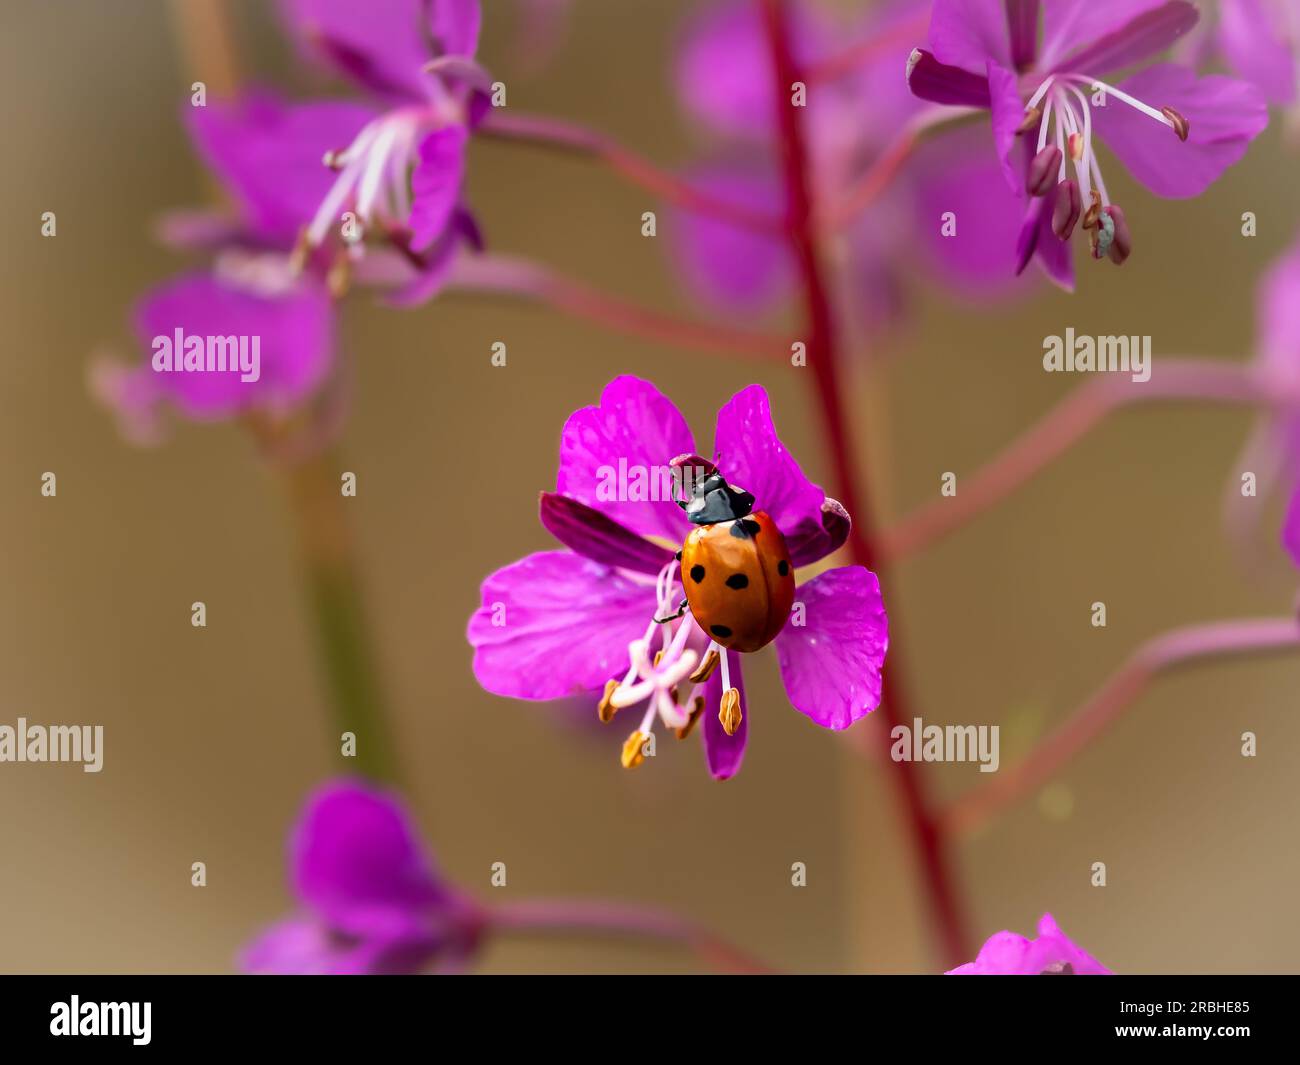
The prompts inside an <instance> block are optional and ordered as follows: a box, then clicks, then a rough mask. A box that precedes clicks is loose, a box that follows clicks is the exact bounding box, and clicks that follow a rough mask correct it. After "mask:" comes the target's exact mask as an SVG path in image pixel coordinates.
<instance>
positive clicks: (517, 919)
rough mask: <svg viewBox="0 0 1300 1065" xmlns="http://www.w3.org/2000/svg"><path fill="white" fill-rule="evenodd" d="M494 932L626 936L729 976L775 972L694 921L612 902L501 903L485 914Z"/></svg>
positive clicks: (488, 924) (671, 914)
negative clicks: (676, 948) (669, 946)
mask: <svg viewBox="0 0 1300 1065" xmlns="http://www.w3.org/2000/svg"><path fill="white" fill-rule="evenodd" d="M486 923H487V926H488V927H489V928H490V929H492V930H495V931H504V932H516V933H543V934H548V935H566V934H570V935H571V934H574V933H577V934H580V935H595V936H601V937H605V936H609V935H611V934H613V935H624V936H630V937H634V938H637V939H651V940H659V941H661V942H667V943H680V944H682V945H684V946H686V947H689V948H690V949H691V950H693V951H695V952H696V953H697V954H698V955H699V956H700V958H701V959H703V960H704V961H705V962H706V963H707V964H709V965H712V966H715V967H718V968H722V969H725V970H727V971H729V972H733V973H746V974H751V975H766V974H770V973H772V971H773V970H771V969H770V968H768V967H767V966H766V965H764V964H763V963H762V962H760V961H758V960H757V959H755V958H753V957H752V956H751V955H749V954H747V953H745V952H744V951H743V950H741V949H740V948H739V947H736V946H734V945H732V944H731V943H729V942H727V941H726V940H725V939H722V938H721V937H720V936H717V935H715V934H714V933H712V932H710V931H709V930H708V929H707V928H705V927H703V926H702V925H700V924H697V923H696V922H694V921H690V920H687V919H685V918H683V917H679V916H678V915H677V914H674V913H671V912H669V911H667V910H661V909H657V908H652V907H646V906H632V905H624V904H622V903H613V902H598V901H593V902H585V901H568V900H545V901H527V902H514V903H505V904H503V905H499V906H493V907H492V908H490V909H489V910H488V911H487V913H486Z"/></svg>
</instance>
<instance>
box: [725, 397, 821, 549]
mask: <svg viewBox="0 0 1300 1065" xmlns="http://www.w3.org/2000/svg"><path fill="white" fill-rule="evenodd" d="M713 456H714V461H715V462H716V463H717V464H718V469H719V470H720V471H721V472H722V475H723V476H724V477H726V479H727V480H728V481H729V482H730V483H731V484H734V485H738V486H739V487H741V488H743V489H745V490H746V491H748V492H752V493H753V495H754V509H755V510H764V511H767V513H768V514H770V515H771V517H772V520H773V521H775V522H776V524H777V527H778V528H779V529H780V530H781V531H782V532H783V533H785V532H787V531H789V532H790V533H794V532H795V531H796V530H801V529H803V528H804V527H811V528H813V529H817V528H821V527H822V502H823V501H824V500H825V499H826V493H825V492H823V491H822V490H821V489H820V488H818V487H817V486H816V485H815V484H813V483H812V481H810V480H808V478H807V477H805V476H804V473H803V470H801V469H800V468H799V464H798V463H797V462H795V460H794V456H792V455H791V454H790V452H789V451H787V450H786V447H785V445H784V444H783V443H781V438H780V437H778V436H777V435H776V426H774V425H773V424H772V411H771V408H770V406H769V404H768V400H767V391H766V389H764V388H763V386H762V385H750V386H749V387H748V388H744V389H741V391H739V392H737V393H736V394H735V395H734V396H732V397H731V399H730V400H728V401H727V404H726V406H724V407H723V408H722V409H721V410H720V411H718V422H717V427H716V428H715V430H714V434H713Z"/></svg>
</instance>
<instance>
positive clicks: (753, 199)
mask: <svg viewBox="0 0 1300 1065" xmlns="http://www.w3.org/2000/svg"><path fill="white" fill-rule="evenodd" d="M686 180H687V181H688V182H689V183H690V184H691V185H692V186H693V187H696V188H699V189H701V190H703V191H704V192H707V193H708V194H710V195H712V196H714V197H717V198H719V199H722V200H725V201H726V202H728V203H733V204H736V205H737V206H740V207H747V208H752V209H758V210H764V211H767V212H768V213H770V214H771V215H772V216H773V217H779V216H780V214H781V211H782V209H783V200H782V197H781V188H780V185H779V183H778V182H776V181H775V180H773V179H772V178H770V177H768V176H766V175H764V174H763V173H762V172H761V171H756V170H754V169H753V168H745V167H741V166H738V165H732V166H727V165H722V164H715V165H712V166H709V167H705V168H701V169H699V170H697V171H695V172H693V173H690V174H687V175H686ZM669 234H670V243H669V248H670V250H671V251H672V253H673V258H674V259H675V261H676V264H677V266H678V269H679V271H680V273H681V275H682V286H683V287H684V288H685V289H686V291H688V292H690V293H691V294H692V295H694V296H696V297H697V298H700V299H702V300H704V301H705V302H708V303H711V304H715V305H717V306H719V307H721V308H722V309H724V310H728V311H734V312H739V313H745V314H751V315H752V314H755V313H761V312H765V311H769V310H772V309H773V304H774V303H777V302H778V301H779V299H780V298H781V297H782V296H783V295H784V293H785V291H786V290H787V289H788V287H789V284H790V279H791V262H790V255H789V252H788V250H787V249H786V246H785V245H784V244H783V243H782V242H781V241H780V240H778V239H777V238H775V237H772V236H768V235H766V234H763V233H755V232H753V231H752V230H748V229H742V228H740V227H739V226H736V225H734V224H733V223H731V222H728V221H726V220H724V219H718V218H713V217H711V216H709V215H707V214H702V213H698V212H695V211H681V212H680V213H679V214H678V216H677V220H676V223H675V224H674V225H672V226H671V227H669Z"/></svg>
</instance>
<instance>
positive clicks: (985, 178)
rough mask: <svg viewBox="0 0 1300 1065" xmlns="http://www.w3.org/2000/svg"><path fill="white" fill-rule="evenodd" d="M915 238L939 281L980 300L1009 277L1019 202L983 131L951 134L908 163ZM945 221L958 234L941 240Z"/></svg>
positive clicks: (1002, 289)
mask: <svg viewBox="0 0 1300 1065" xmlns="http://www.w3.org/2000/svg"><path fill="white" fill-rule="evenodd" d="M913 173H914V174H915V189H916V196H915V203H916V210H917V219H916V222H915V227H916V232H917V233H918V235H919V237H920V239H921V241H922V243H923V245H924V247H925V249H926V251H927V252H928V253H929V259H930V260H931V261H932V262H933V263H934V264H935V266H936V268H937V270H938V271H939V273H940V274H941V276H942V279H943V280H944V281H945V282H947V283H948V284H949V285H951V286H953V287H954V288H956V289H958V290H959V291H961V292H963V293H966V294H969V295H972V296H978V297H987V296H990V295H998V294H1001V293H1003V292H1005V291H1006V290H1007V289H1008V288H1009V287H1010V286H1011V284H1012V283H1013V282H1014V277H1015V267H1016V261H1015V242H1016V235H1017V233H1018V232H1019V230H1020V224H1021V222H1022V220H1023V218H1024V203H1023V197H1021V196H1018V195H1016V194H1015V193H1014V192H1012V190H1010V189H1009V188H1007V181H1006V178H1005V177H1004V176H1003V173H1002V167H1001V165H1000V164H999V163H998V162H997V160H995V159H994V157H993V154H992V153H991V152H989V150H988V135H987V133H986V132H985V131H984V130H980V129H966V130H954V131H953V133H952V134H950V135H948V136H945V137H936V138H934V140H933V141H931V142H930V143H929V144H926V145H924V146H923V147H922V148H921V149H920V151H918V153H917V156H916V158H915V160H914V169H913ZM949 213H951V215H952V216H953V217H954V218H955V220H956V221H955V226H956V232H955V233H954V232H951V231H947V232H945V226H944V218H945V216H946V215H948V214H949Z"/></svg>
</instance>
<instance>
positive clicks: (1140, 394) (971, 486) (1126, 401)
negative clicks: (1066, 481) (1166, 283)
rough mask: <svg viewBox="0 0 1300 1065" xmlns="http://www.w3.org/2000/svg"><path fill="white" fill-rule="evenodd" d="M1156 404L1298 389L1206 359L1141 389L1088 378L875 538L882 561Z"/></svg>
mask: <svg viewBox="0 0 1300 1065" xmlns="http://www.w3.org/2000/svg"><path fill="white" fill-rule="evenodd" d="M1156 402H1203V403H1224V404H1245V405H1252V404H1254V405H1268V406H1295V405H1300V387H1297V386H1296V385H1295V384H1294V383H1289V382H1285V381H1281V380H1279V379H1278V378H1277V377H1276V375H1273V374H1270V373H1268V372H1267V371H1266V370H1265V369H1263V368H1261V367H1258V366H1255V365H1235V364H1230V363H1220V362H1214V361H1211V360H1208V359H1169V360H1165V361H1162V362H1161V363H1159V364H1158V366H1157V368H1156V370H1155V372H1153V373H1152V375H1151V379H1150V380H1149V381H1146V382H1136V381H1132V380H1129V379H1126V378H1122V377H1115V376H1108V377H1100V378H1095V379H1093V380H1091V381H1089V382H1088V383H1087V384H1086V385H1084V386H1082V387H1081V388H1078V389H1076V390H1075V391H1074V392H1073V393H1071V394H1070V395H1069V396H1068V397H1067V398H1066V399H1065V400H1063V401H1062V402H1061V403H1060V404H1058V405H1057V406H1056V407H1055V408H1053V409H1052V410H1051V411H1050V412H1048V414H1047V415H1045V416H1044V417H1043V418H1042V419H1041V420H1040V421H1039V422H1038V423H1037V424H1035V425H1034V426H1033V427H1032V428H1031V429H1029V430H1028V431H1027V432H1026V433H1024V434H1023V435H1021V436H1020V437H1018V438H1017V439H1016V440H1015V441H1013V442H1012V443H1011V444H1010V445H1009V446H1007V447H1006V448H1005V449H1004V450H1003V451H1002V452H1001V453H1000V454H999V455H998V456H997V457H996V458H994V459H993V460H992V461H990V462H989V463H987V464H986V465H985V466H983V467H982V468H981V469H979V470H977V471H976V472H975V473H973V474H971V475H969V476H967V477H964V478H962V480H961V483H960V487H959V490H958V493H957V494H956V495H955V496H951V497H948V498H944V499H938V500H935V501H933V502H931V503H926V504H924V505H922V506H921V507H919V508H917V509H916V510H915V511H913V512H912V513H911V514H909V515H907V516H906V517H904V518H902V519H900V520H899V521H898V522H896V523H895V524H894V525H893V526H892V527H890V528H889V529H886V530H885V531H884V534H883V535H882V537H881V550H882V552H883V554H884V557H885V558H887V559H890V560H897V559H900V558H904V557H906V556H908V555H911V554H914V553H915V552H917V551H920V550H922V549H923V548H926V547H929V546H931V545H932V544H934V543H936V542H937V541H939V540H941V539H943V537H945V536H947V535H948V534H949V533H951V532H953V531H954V530H956V529H958V528H960V527H961V526H962V525H964V524H966V523H967V522H968V521H971V520H972V519H974V518H975V517H978V516H979V515H980V514H982V513H983V512H984V511H986V510H988V509H989V508H990V507H992V506H994V505H995V504H996V503H999V502H1001V501H1002V500H1003V499H1005V498H1006V497H1007V496H1009V495H1010V494H1011V493H1012V492H1014V491H1015V490H1016V489H1017V488H1019V487H1020V486H1021V485H1023V484H1025V483H1026V482H1027V481H1029V480H1030V478H1032V477H1033V476H1034V475H1035V474H1037V473H1039V472H1040V471H1041V470H1043V469H1044V468H1045V467H1047V466H1048V465H1050V464H1051V463H1052V462H1053V461H1055V460H1056V459H1058V458H1060V457H1061V456H1062V455H1063V454H1065V452H1067V451H1068V450H1069V449H1070V448H1071V447H1073V446H1074V445H1075V444H1077V443H1078V442H1079V441H1080V440H1081V439H1082V438H1083V437H1084V436H1086V435H1087V434H1088V433H1089V432H1090V431H1091V430H1092V429H1093V428H1094V427H1095V426H1096V425H1098V424H1099V423H1100V422H1101V421H1103V420H1104V419H1105V418H1106V417H1108V416H1109V415H1110V414H1112V413H1113V412H1115V411H1117V410H1120V409H1122V408H1125V407H1129V406H1136V405H1138V404H1144V403H1156Z"/></svg>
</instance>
